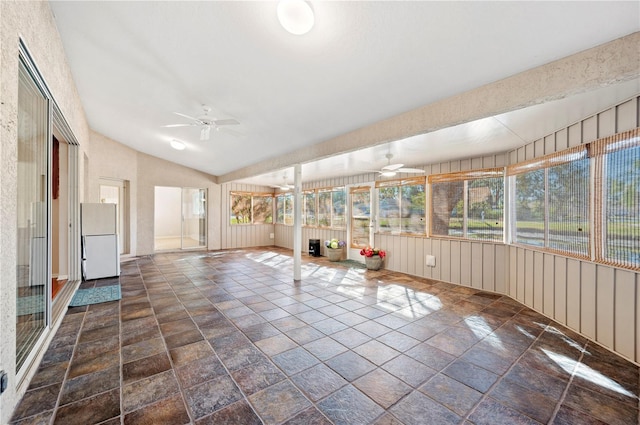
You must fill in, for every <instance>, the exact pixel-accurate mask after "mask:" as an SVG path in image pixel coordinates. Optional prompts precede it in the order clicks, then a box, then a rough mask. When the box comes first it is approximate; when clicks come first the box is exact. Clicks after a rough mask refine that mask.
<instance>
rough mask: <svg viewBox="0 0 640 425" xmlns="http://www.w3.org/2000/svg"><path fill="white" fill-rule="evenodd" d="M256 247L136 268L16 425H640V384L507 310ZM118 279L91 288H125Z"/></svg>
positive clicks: (632, 374)
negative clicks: (297, 266) (296, 276)
mask: <svg viewBox="0 0 640 425" xmlns="http://www.w3.org/2000/svg"><path fill="white" fill-rule="evenodd" d="M292 266H293V260H292V258H291V252H290V251H286V250H281V249H275V248H274V249H260V250H258V249H247V250H234V251H227V252H195V253H194V252H192V253H180V254H164V255H155V256H152V257H141V258H137V259H135V260H133V261H130V262H127V263H123V265H122V276H121V278H120V282H121V284H122V294H123V298H122V300H121V301H120V302H110V303H104V304H98V305H92V306H89V307H80V308H71V309H69V311H68V313H67V315H66V317H65V318H64V321H63V323H62V325H61V327H60V329H59V330H58V332H57V335H56V336H55V338H54V340H53V342H52V344H51V346H50V347H49V349H48V351H47V353H46V355H45V357H44V359H43V361H42V364H41V365H40V369H39V371H38V373H37V374H36V376H35V377H34V379H33V381H32V383H31V386H30V389H29V391H28V392H27V393H26V395H25V396H24V398H23V400H22V402H21V403H20V404H19V406H18V407H17V409H16V411H15V415H14V421H15V422H14V423H18V424H65V425H73V424H79V425H87V424H96V423H101V424H109V425H111V424H154V425H157V424H171V425H178V424H197V425H204V424H243V425H248V424H261V423H265V424H305V425H307V424H331V423H334V424H370V423H371V424H406V425H411V424H491V425H495V424H538V423H555V424H572V425H575V424H602V423H608V424H621V425H622V424H624V425H629V424H638V423H639V422H638V394H639V373H638V368H637V367H636V366H634V365H633V364H631V363H629V362H626V361H624V360H622V359H620V358H618V357H616V356H614V355H612V354H611V353H609V352H608V351H606V350H605V349H603V348H601V347H599V346H597V345H595V344H593V343H591V342H588V341H587V340H586V339H584V338H582V337H580V336H579V335H577V334H575V333H574V332H571V331H570V330H568V329H566V328H564V327H562V326H559V325H558V324H556V323H554V322H551V321H550V320H549V319H547V318H545V317H543V316H541V315H539V314H537V313H535V312H533V311H532V310H529V309H527V308H525V307H523V306H522V305H520V304H518V303H517V302H515V301H513V300H511V299H509V298H507V297H501V296H499V295H495V294H490V293H483V292H479V291H477V290H475V289H471V288H466V287H460V286H455V285H451V284H447V283H443V282H437V281H432V280H428V279H419V278H415V277H411V276H407V275H403V274H399V273H393V272H387V271H384V270H381V271H377V272H372V271H364V270H362V269H359V268H348V267H347V266H343V265H339V264H336V263H330V262H328V261H326V260H325V259H324V258H307V257H306V256H305V257H303V276H304V277H303V279H302V282H301V283H300V284H294V283H293V281H292ZM112 283H113V280H110V279H106V280H101V281H94V282H85V283H83V285H85V286H87V285H93V284H97V285H103V284H112Z"/></svg>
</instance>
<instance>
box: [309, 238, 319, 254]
mask: <svg viewBox="0 0 640 425" xmlns="http://www.w3.org/2000/svg"><path fill="white" fill-rule="evenodd" d="M309 255H310V256H312V257H319V256H320V239H309Z"/></svg>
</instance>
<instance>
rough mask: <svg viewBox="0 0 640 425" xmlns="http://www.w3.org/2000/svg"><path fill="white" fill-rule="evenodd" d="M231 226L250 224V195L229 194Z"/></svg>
mask: <svg viewBox="0 0 640 425" xmlns="http://www.w3.org/2000/svg"><path fill="white" fill-rule="evenodd" d="M231 224H251V194H250V193H233V192H232V193H231Z"/></svg>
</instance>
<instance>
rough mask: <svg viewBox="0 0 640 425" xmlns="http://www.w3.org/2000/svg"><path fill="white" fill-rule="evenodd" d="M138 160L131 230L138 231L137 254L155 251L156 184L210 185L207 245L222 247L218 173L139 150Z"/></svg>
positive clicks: (206, 186) (200, 186)
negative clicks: (191, 167)
mask: <svg viewBox="0 0 640 425" xmlns="http://www.w3.org/2000/svg"><path fill="white" fill-rule="evenodd" d="M136 160H137V167H138V168H137V169H138V175H137V178H136V181H137V185H136V186H137V192H136V197H135V198H134V202H135V203H136V204H137V220H136V224H135V228H132V230H131V231H132V233H134V232H135V233H136V234H137V239H136V241H137V246H136V254H137V255H147V254H152V253H153V249H154V248H153V247H154V240H153V235H154V229H153V225H154V215H153V214H154V213H153V210H154V191H155V186H173V187H191V188H198V189H207V216H208V217H207V242H208V246H207V247H208V248H209V249H215V248H217V247H219V246H220V242H219V241H220V215H219V214H220V201H219V197H218V195H217V194H218V193H219V192H220V185H218V184H217V183H216V182H215V177H214V176H212V175H209V174H206V173H203V172H201V171H196V170H192V169H190V168H187V167H183V166H182V165H178V164H174V163H172V162H168V161H165V160H163V159H159V158H156V157H153V156H150V155H146V154H143V153H140V152H138V153H137V154H136ZM132 226H133V224H132Z"/></svg>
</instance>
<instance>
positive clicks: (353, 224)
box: [347, 183, 376, 262]
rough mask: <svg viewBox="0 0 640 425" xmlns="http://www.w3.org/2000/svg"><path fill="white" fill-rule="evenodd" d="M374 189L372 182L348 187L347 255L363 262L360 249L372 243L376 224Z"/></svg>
mask: <svg viewBox="0 0 640 425" xmlns="http://www.w3.org/2000/svg"><path fill="white" fill-rule="evenodd" d="M374 189H375V187H374V184H373V183H365V184H359V185H357V186H351V187H349V211H348V214H349V224H348V226H347V238H348V240H349V250H348V253H349V254H348V256H349V258H350V259H352V260H356V261H360V262H364V257H362V256H361V255H360V250H361V249H362V248H364V247H366V246H373V244H374V236H375V224H376V223H375V217H376V216H375V211H373V208H374V205H375V202H374V195H375V191H374Z"/></svg>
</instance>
